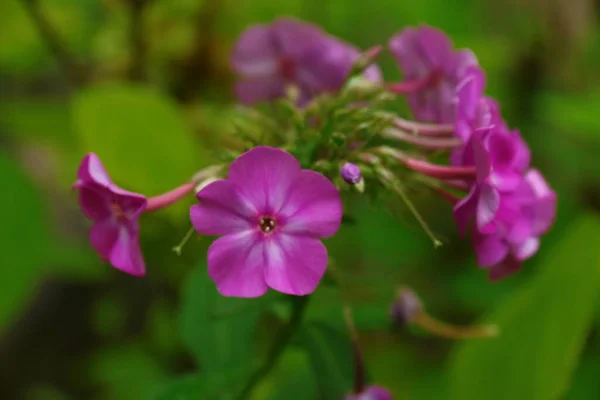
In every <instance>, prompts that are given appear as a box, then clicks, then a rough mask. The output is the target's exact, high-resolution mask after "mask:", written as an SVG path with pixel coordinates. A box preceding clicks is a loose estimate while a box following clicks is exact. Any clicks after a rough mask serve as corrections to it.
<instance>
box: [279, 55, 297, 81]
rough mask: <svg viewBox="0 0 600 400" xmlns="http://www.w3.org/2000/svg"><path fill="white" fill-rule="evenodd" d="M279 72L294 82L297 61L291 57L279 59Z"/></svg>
mask: <svg viewBox="0 0 600 400" xmlns="http://www.w3.org/2000/svg"><path fill="white" fill-rule="evenodd" d="M279 73H280V74H281V76H282V77H283V79H284V80H286V81H288V82H293V81H294V78H295V76H296V62H295V61H294V60H292V59H291V58H289V57H281V58H280V59H279Z"/></svg>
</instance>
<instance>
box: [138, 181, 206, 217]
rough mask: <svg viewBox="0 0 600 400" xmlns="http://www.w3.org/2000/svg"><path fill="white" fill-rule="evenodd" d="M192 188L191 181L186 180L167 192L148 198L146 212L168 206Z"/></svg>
mask: <svg viewBox="0 0 600 400" xmlns="http://www.w3.org/2000/svg"><path fill="white" fill-rule="evenodd" d="M193 190H194V184H193V183H192V182H188V183H185V184H183V185H181V186H179V187H177V188H175V189H173V190H171V191H169V192H167V193H163V194H161V195H158V196H154V197H151V198H149V199H148V207H146V212H152V211H156V210H159V209H161V208H164V207H166V206H170V205H171V204H173V203H176V202H177V201H179V200H181V199H182V198H183V197H185V196H186V195H187V194H188V193H191V192H192V191H193Z"/></svg>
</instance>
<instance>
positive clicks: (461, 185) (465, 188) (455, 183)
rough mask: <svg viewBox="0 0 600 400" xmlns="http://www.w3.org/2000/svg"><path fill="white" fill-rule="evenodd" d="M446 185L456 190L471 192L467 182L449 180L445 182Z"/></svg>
mask: <svg viewBox="0 0 600 400" xmlns="http://www.w3.org/2000/svg"><path fill="white" fill-rule="evenodd" d="M444 183H445V184H446V185H448V186H450V187H453V188H454V189H458V190H462V191H465V192H468V191H469V188H470V186H469V184H468V183H467V182H465V181H456V180H447V181H445V182H444Z"/></svg>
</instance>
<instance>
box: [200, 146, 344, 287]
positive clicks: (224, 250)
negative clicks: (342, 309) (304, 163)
mask: <svg viewBox="0 0 600 400" xmlns="http://www.w3.org/2000/svg"><path fill="white" fill-rule="evenodd" d="M197 197H198V200H199V201H200V203H199V204H197V205H194V206H192V208H191V210H190V217H191V220H192V223H193V225H194V227H195V229H196V231H198V232H199V233H201V234H205V235H223V236H222V237H221V238H219V239H217V240H216V241H215V242H214V243H213V244H212V245H211V246H210V249H209V251H208V273H209V275H210V277H211V279H212V280H214V281H215V282H216V285H217V289H218V290H219V292H220V293H221V294H223V295H225V296H235V297H257V296H261V295H263V294H264V293H265V292H266V291H267V290H268V288H272V289H275V290H277V291H280V292H283V293H288V294H293V295H305V294H308V293H311V292H312V291H313V290H314V289H315V288H316V286H317V284H318V283H319V281H320V279H321V277H322V276H323V274H324V273H325V269H326V267H327V249H326V248H325V246H324V245H323V243H321V241H320V240H319V238H324V237H329V236H332V235H333V234H335V233H336V232H337V230H338V228H339V227H340V224H341V219H342V203H341V199H340V195H339V192H338V191H337V189H336V187H335V186H334V185H333V183H332V182H331V181H329V180H328V179H327V178H326V177H325V176H323V175H321V174H319V173H317V172H314V171H310V170H303V169H301V167H300V164H299V163H298V161H297V160H296V159H295V158H294V157H293V156H292V155H290V154H289V153H287V152H285V151H283V150H281V149H276V148H271V147H262V146H261V147H255V148H253V149H252V150H250V151H248V152H246V153H244V154H242V155H241V156H239V157H238V158H237V159H236V160H235V161H234V162H233V163H232V164H231V166H230V169H229V174H228V177H227V179H226V180H219V181H216V182H213V183H211V184H209V185H208V186H206V187H205V188H203V189H202V190H201V191H200V192H198V194H197Z"/></svg>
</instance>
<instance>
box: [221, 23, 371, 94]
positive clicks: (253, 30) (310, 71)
mask: <svg viewBox="0 0 600 400" xmlns="http://www.w3.org/2000/svg"><path fill="white" fill-rule="evenodd" d="M359 56H360V51H359V50H358V49H357V48H356V47H354V46H352V45H350V44H348V43H345V42H343V41H341V40H339V39H337V38H334V37H332V36H330V35H328V34H327V33H325V32H324V31H323V30H321V29H320V28H318V27H316V26H314V25H311V24H308V23H306V22H302V21H299V20H295V19H291V18H280V19H277V20H276V21H275V22H273V23H272V24H270V25H255V26H252V27H250V28H248V29H247V30H245V31H244V32H243V33H242V35H241V37H240V38H239V40H238V42H237V43H236V45H235V47H234V49H233V52H232V54H231V66H232V68H233V70H234V71H235V72H236V73H237V74H238V76H239V82H237V83H236V87H235V92H236V95H237V98H238V99H239V100H240V101H241V102H242V103H245V104H253V103H257V102H260V101H264V100H273V99H276V98H279V97H283V96H284V95H285V89H286V86H288V85H294V86H296V87H297V88H298V89H299V90H300V96H299V103H300V104H302V103H304V102H306V101H307V100H308V99H310V98H311V97H313V96H315V95H318V94H320V93H323V92H328V91H336V90H338V89H339V88H340V87H341V86H342V85H343V83H344V81H345V80H346V78H347V77H348V74H349V73H350V70H351V69H352V66H353V64H354V63H355V62H356V61H357V60H358V58H359ZM364 76H365V77H366V78H367V79H369V80H373V81H379V80H381V73H380V71H379V68H378V67H376V66H371V67H369V68H367V69H366V71H365V72H364Z"/></svg>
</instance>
